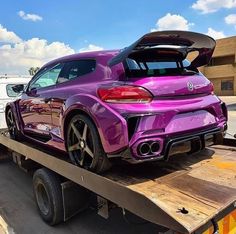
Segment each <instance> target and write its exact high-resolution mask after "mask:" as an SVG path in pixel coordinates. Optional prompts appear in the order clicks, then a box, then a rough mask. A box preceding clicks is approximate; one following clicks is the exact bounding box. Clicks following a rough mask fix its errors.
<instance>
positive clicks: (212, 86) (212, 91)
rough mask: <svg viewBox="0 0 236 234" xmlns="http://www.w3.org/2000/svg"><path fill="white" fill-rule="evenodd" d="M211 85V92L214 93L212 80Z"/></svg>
mask: <svg viewBox="0 0 236 234" xmlns="http://www.w3.org/2000/svg"><path fill="white" fill-rule="evenodd" d="M209 86H210V92H211V94H214V85H213V83H212V82H211V83H210V85H209Z"/></svg>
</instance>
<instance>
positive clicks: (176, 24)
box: [151, 13, 194, 32]
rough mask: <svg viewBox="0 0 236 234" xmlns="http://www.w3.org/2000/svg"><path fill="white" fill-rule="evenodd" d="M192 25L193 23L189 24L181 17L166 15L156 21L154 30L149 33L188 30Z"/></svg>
mask: <svg viewBox="0 0 236 234" xmlns="http://www.w3.org/2000/svg"><path fill="white" fill-rule="evenodd" d="M193 25H194V24H193V23H189V22H188V20H186V19H185V18H184V17H183V16H181V15H175V14H173V15H172V14H170V13H167V14H166V15H165V16H164V17H162V18H160V19H158V21H157V23H156V28H154V29H151V31H152V32H154V31H162V30H189V28H190V27H191V26H193Z"/></svg>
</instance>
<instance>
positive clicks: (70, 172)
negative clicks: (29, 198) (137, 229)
mask: <svg viewBox="0 0 236 234" xmlns="http://www.w3.org/2000/svg"><path fill="white" fill-rule="evenodd" d="M0 146H1V148H0V150H1V151H2V152H4V155H5V154H6V153H7V152H8V155H11V156H13V159H14V161H15V162H17V164H18V165H20V166H21V167H24V168H28V169H29V168H30V169H32V170H34V171H35V172H34V180H33V181H35V177H37V175H38V174H39V173H38V172H39V170H44V173H46V174H47V173H48V175H49V178H51V180H53V183H59V184H58V186H59V187H60V188H61V191H59V192H58V194H56V196H54V195H53V194H51V196H52V199H54V198H55V200H54V202H55V203H58V204H57V205H58V206H59V207H63V215H62V211H61V210H60V209H59V210H60V214H58V213H57V212H58V211H55V214H54V215H55V219H54V221H55V222H53V221H52V222H51V223H50V224H52V225H53V224H56V223H58V222H61V221H65V220H67V219H68V218H70V217H71V216H73V215H74V214H76V213H77V212H78V211H80V210H82V209H83V208H84V207H86V206H85V204H86V200H87V201H88V196H87V194H88V193H89V192H88V191H91V192H92V193H93V194H96V195H97V196H98V199H97V201H98V203H99V209H98V213H100V214H101V215H103V216H104V217H106V216H108V211H109V209H110V208H111V207H112V206H111V204H113V205H114V204H116V206H119V207H121V208H122V209H123V211H125V210H128V211H130V212H132V213H134V214H135V215H137V216H139V217H141V218H143V219H145V220H147V221H150V222H152V223H155V224H158V225H160V226H163V227H166V228H167V229H169V231H168V233H175V232H178V233H203V232H204V231H205V230H207V229H208V228H210V227H211V226H212V233H217V231H218V230H217V229H218V225H217V222H218V221H219V220H220V219H222V218H223V217H225V216H226V215H228V214H229V213H232V212H233V214H235V216H236V179H235V175H236V140H233V139H232V140H230V139H225V142H224V145H217V146H213V147H209V148H207V149H205V150H204V151H201V152H199V153H196V154H194V155H178V156H174V157H172V158H170V161H169V162H158V163H152V164H148V165H134V167H130V165H129V166H128V167H126V166H125V165H117V166H116V167H115V168H113V170H111V171H110V172H107V173H105V174H103V175H98V174H95V173H92V172H90V171H87V170H85V169H82V168H80V167H77V166H75V165H73V164H71V163H69V162H67V161H65V159H66V157H65V158H63V157H61V158H59V157H58V156H57V157H56V156H55V155H53V154H52V153H49V152H44V151H42V150H41V149H37V148H35V146H34V145H33V144H32V143H30V142H23V143H20V142H17V141H14V140H12V139H10V138H9V137H8V134H7V131H1V133H0ZM1 154H2V153H1ZM27 165H28V166H27ZM32 165H33V166H32ZM42 168H43V169H42ZM52 173H54V175H55V176H51V175H52ZM56 175H58V176H60V178H64V179H63V180H58V179H55V178H56ZM75 188H76V189H75ZM72 194H73V195H72ZM75 194H76V195H75ZM36 197H37V194H36ZM58 197H59V198H60V199H58ZM72 198H75V199H72ZM36 203H37V205H38V206H40V204H39V203H40V201H39V200H38V199H36ZM71 207H72V208H71Z"/></svg>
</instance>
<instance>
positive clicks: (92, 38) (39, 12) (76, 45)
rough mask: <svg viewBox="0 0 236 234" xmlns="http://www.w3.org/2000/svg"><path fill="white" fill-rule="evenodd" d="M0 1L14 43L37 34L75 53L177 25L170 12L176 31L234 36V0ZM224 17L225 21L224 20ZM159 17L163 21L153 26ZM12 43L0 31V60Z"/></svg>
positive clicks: (110, 46)
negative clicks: (63, 45) (34, 16)
mask: <svg viewBox="0 0 236 234" xmlns="http://www.w3.org/2000/svg"><path fill="white" fill-rule="evenodd" d="M2 2H3V3H2V4H1V8H0V25H1V27H2V30H3V29H5V33H6V31H7V32H12V33H14V34H15V35H17V37H18V38H20V39H21V42H19V43H22V44H24V46H25V42H26V41H29V40H31V39H32V38H39V39H45V40H47V45H50V44H51V43H53V42H61V43H64V44H65V45H68V46H69V47H70V48H71V49H73V51H74V52H78V51H80V50H81V48H84V50H86V49H93V48H96V46H97V48H100V47H101V48H105V49H113V48H122V47H124V46H127V45H129V44H130V43H132V42H133V41H135V40H137V39H138V38H139V37H141V36H142V35H143V34H145V33H147V32H150V30H151V29H163V25H164V27H167V28H164V29H176V28H171V27H178V25H176V24H175V22H170V21H171V20H172V21H176V20H175V18H174V17H173V15H174V16H175V15H176V16H177V21H178V22H179V23H180V25H179V27H180V28H177V29H182V28H183V29H185V30H186V29H187V30H191V31H197V32H202V33H209V34H211V36H214V37H215V38H218V37H224V36H233V35H236V0H220V1H219V0H192V1H191V0H187V1H174V0H166V1H163V0H148V1H143V0H142V1H140V0H136V1H135V0H126V1H112V0H110V1H109V0H103V1H101V0H100V1H98V0H90V1H86V0H77V1H76V0H67V1H55V0H50V1H42V0H34V1H30V0H22V1H19V0H15V1H13V0H8V1H2ZM194 4H195V5H194ZM20 11H22V13H21V14H20V13H19V12H20ZM168 13H169V15H168ZM27 14H31V15H36V16H38V17H41V18H40V19H38V20H37V19H35V20H34V21H33V20H32V17H27ZM229 15H230V17H229V19H228V20H226V19H225V18H226V17H227V16H229ZM166 16H167V17H166ZM168 16H169V17H168ZM162 18H164V19H162ZM160 19H162V21H159V24H157V22H158V20H160ZM177 21H176V22H177ZM181 23H182V26H183V27H181ZM161 25H162V26H161ZM166 25H167V26H166ZM168 25H169V27H170V28H168ZM209 29H210V31H209ZM211 30H213V31H211ZM14 43H15V44H16V43H18V42H16V41H14V40H13V42H12V41H10V40H8V41H7V40H6V38H5V39H2V40H1V31H0V46H3V45H9V46H8V47H11V49H10V48H8V47H6V46H5V47H4V50H3V49H2V51H1V50H0V59H2V57H1V53H2V54H3V52H6V50H7V51H8V52H10V53H11V52H12V51H13V50H12V48H14V47H15V46H16V45H15V44H14ZM31 44H32V43H31ZM89 45H90V46H89ZM91 45H92V46H91ZM93 46H94V47H93ZM89 47H90V48H89ZM36 48H37V47H36ZM26 49H27V48H26ZM24 50H25V49H24ZM82 50H83V49H82ZM69 52H71V51H69ZM22 53H24V51H23V52H22ZM28 54H29V53H28ZM56 55H60V53H59V54H56ZM24 56H25V54H24ZM32 56H34V55H32ZM35 56H36V55H35ZM46 57H47V56H46ZM49 57H50V56H48V57H47V58H41V60H40V58H39V60H40V61H41V62H44V61H46V60H47V59H49ZM50 58H51V57H50ZM10 64H11V62H10ZM2 66H3V65H0V74H1V73H2V72H1V69H2V70H3V71H6V72H7V71H9V72H17V68H16V69H15V70H12V71H11V68H10V65H9V64H8V68H7V69H6V67H4V68H3V67H2ZM25 66H26V65H25ZM22 69H23V67H22ZM20 70H21V69H20Z"/></svg>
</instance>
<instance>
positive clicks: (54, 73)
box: [29, 64, 63, 89]
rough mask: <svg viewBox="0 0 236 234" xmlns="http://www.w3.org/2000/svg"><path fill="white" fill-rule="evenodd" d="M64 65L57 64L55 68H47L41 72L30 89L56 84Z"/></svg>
mask: <svg viewBox="0 0 236 234" xmlns="http://www.w3.org/2000/svg"><path fill="white" fill-rule="evenodd" d="M62 67H63V65H62V64H57V65H56V66H54V67H53V68H50V69H49V70H46V71H45V72H43V73H42V74H40V75H39V76H38V77H37V78H36V79H35V80H34V81H32V83H31V84H30V87H29V88H30V89H33V88H36V89H40V88H45V87H49V86H52V85H55V84H56V82H57V79H58V76H59V74H60V72H61V70H62Z"/></svg>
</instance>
